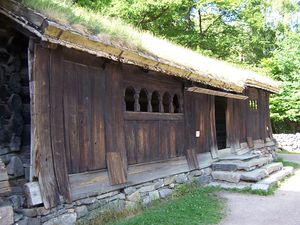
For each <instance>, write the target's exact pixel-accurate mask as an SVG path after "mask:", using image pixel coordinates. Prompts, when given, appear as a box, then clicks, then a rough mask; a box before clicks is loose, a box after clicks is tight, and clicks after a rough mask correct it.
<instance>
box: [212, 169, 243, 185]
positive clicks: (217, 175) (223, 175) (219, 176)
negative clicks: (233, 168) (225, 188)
mask: <svg viewBox="0 0 300 225" xmlns="http://www.w3.org/2000/svg"><path fill="white" fill-rule="evenodd" d="M240 176H241V175H240V174H239V173H236V172H229V171H213V172H212V177H213V178H214V179H215V180H223V181H227V182H231V183H238V182H239V181H240Z"/></svg>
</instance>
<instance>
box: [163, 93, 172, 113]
mask: <svg viewBox="0 0 300 225" xmlns="http://www.w3.org/2000/svg"><path fill="white" fill-rule="evenodd" d="M163 107H164V112H165V113H170V112H171V111H170V95H169V93H168V92H166V93H165V94H164V95H163Z"/></svg>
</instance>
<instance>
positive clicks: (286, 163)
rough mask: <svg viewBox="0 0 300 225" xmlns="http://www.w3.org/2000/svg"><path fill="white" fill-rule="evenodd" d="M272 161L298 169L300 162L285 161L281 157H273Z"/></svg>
mask: <svg viewBox="0 0 300 225" xmlns="http://www.w3.org/2000/svg"><path fill="white" fill-rule="evenodd" d="M274 162H282V165H283V166H292V167H294V169H296V170H298V169H300V164H298V163H295V162H291V161H286V160H284V159H283V158H281V157H278V158H277V159H275V160H274Z"/></svg>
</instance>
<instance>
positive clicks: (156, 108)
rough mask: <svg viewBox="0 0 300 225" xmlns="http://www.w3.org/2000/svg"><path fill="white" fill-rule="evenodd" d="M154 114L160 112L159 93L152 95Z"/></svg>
mask: <svg viewBox="0 0 300 225" xmlns="http://www.w3.org/2000/svg"><path fill="white" fill-rule="evenodd" d="M151 106H152V112H159V94H158V92H157V91H154V92H153V93H152V97H151Z"/></svg>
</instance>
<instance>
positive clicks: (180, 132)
mask: <svg viewBox="0 0 300 225" xmlns="http://www.w3.org/2000/svg"><path fill="white" fill-rule="evenodd" d="M184 142H185V136H184V122H183V121H177V122H176V155H177V156H183V155H185V153H186V152H185V149H184Z"/></svg>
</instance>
